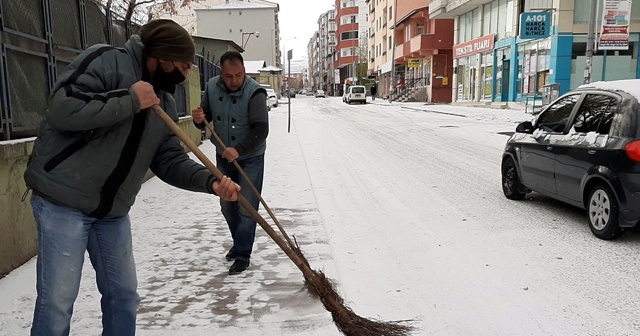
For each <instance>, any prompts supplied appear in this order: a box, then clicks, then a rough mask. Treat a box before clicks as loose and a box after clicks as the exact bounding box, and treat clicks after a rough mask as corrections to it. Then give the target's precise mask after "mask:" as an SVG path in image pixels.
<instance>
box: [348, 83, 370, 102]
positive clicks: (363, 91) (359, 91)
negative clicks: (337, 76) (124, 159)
mask: <svg viewBox="0 0 640 336" xmlns="http://www.w3.org/2000/svg"><path fill="white" fill-rule="evenodd" d="M342 100H343V101H344V102H345V103H347V104H349V105H351V103H355V102H357V103H361V104H366V103H367V88H366V87H364V86H363V85H352V86H349V87H348V88H347V91H346V92H345V94H344V97H342Z"/></svg>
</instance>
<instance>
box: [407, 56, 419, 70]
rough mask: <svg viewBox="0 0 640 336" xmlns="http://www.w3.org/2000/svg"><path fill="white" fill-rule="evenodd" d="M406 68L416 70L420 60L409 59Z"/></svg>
mask: <svg viewBox="0 0 640 336" xmlns="http://www.w3.org/2000/svg"><path fill="white" fill-rule="evenodd" d="M407 66H408V67H409V68H418V67H420V59H419V58H410V59H409V60H408V61H407Z"/></svg>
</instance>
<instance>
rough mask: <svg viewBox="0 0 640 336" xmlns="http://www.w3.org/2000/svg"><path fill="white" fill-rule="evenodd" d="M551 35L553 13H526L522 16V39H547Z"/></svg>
mask: <svg viewBox="0 0 640 336" xmlns="http://www.w3.org/2000/svg"><path fill="white" fill-rule="evenodd" d="M550 34H551V13H549V12H544V13H543V12H525V13H522V14H520V38H521V39H532V38H547V37H549V35H550Z"/></svg>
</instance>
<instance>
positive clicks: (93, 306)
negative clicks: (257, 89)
mask: <svg viewBox="0 0 640 336" xmlns="http://www.w3.org/2000/svg"><path fill="white" fill-rule="evenodd" d="M274 112H275V111H274ZM281 112H282V111H281ZM270 118H271V127H270V128H271V131H270V135H269V140H268V149H267V158H266V160H265V161H266V167H265V185H264V188H263V189H264V191H263V196H264V198H265V200H266V201H267V204H269V206H270V207H271V208H272V210H273V212H274V213H275V214H276V216H277V218H278V220H279V221H280V223H281V224H282V225H283V227H284V228H285V230H286V231H287V233H288V234H289V235H290V236H295V238H296V240H297V242H298V243H299V244H300V246H301V248H302V251H303V253H304V255H305V256H306V257H307V259H308V260H309V262H310V264H311V266H312V268H313V269H316V270H322V271H324V272H325V273H327V275H328V276H329V277H331V278H333V279H336V276H337V271H336V269H335V265H334V264H333V261H332V255H331V249H330V247H329V244H328V238H327V235H326V232H325V229H324V225H323V223H322V221H321V217H320V214H319V212H318V210H317V206H316V203H315V199H314V195H313V192H312V190H311V186H310V182H309V177H308V175H307V169H306V167H305V163H304V160H303V158H302V153H301V149H300V146H299V144H298V143H297V138H296V137H295V135H294V134H295V133H287V129H286V126H287V125H286V122H287V121H286V114H284V113H273V112H272V113H271V114H270ZM200 148H201V149H202V150H203V151H204V152H205V154H207V156H208V157H209V158H211V159H214V158H215V151H214V147H213V145H212V144H211V143H209V142H207V143H204V144H203V145H202V146H200ZM192 157H195V156H193V155H192ZM261 214H262V215H263V217H264V218H265V219H267V222H269V223H272V222H273V221H272V220H270V219H269V216H268V214H267V213H266V212H265V211H264V209H262V208H261ZM130 215H131V221H132V227H133V238H134V239H133V240H134V253H135V258H136V263H137V270H138V282H139V293H140V296H141V305H140V309H139V311H138V334H139V335H154V336H155V335H172V336H177V335H189V336H191V335H213V334H215V335H238V334H242V335H294V334H295V335H300V334H304V335H337V334H339V333H338V331H337V329H336V327H335V326H334V325H333V323H332V321H331V316H330V314H329V313H328V312H327V311H326V310H325V309H324V308H323V307H322V305H321V303H320V301H319V300H318V299H316V298H314V297H312V296H311V294H310V293H309V291H308V290H307V289H306V288H305V287H304V278H303V276H302V273H301V272H300V271H299V270H298V269H297V267H296V266H295V265H294V264H293V263H292V262H291V261H290V260H289V258H288V257H287V256H286V255H285V254H284V252H282V250H281V249H280V248H279V247H278V246H277V245H276V244H275V243H274V242H273V241H272V240H271V238H270V237H269V236H268V235H267V234H266V233H265V232H264V231H263V230H262V229H261V228H258V230H257V237H256V243H255V245H254V252H253V255H252V259H251V266H250V268H249V270H248V271H247V272H246V273H243V274H241V275H238V276H228V275H227V270H228V268H229V266H230V264H231V263H230V262H227V261H225V259H224V255H225V253H226V252H227V250H228V249H229V248H230V247H231V239H230V237H229V232H228V229H227V225H226V222H225V221H224V218H223V217H222V214H221V213H220V209H219V205H218V198H217V197H215V196H212V195H206V194H201V193H193V192H188V191H184V190H180V189H176V188H174V187H171V186H169V185H167V184H165V183H164V182H162V181H160V180H159V179H158V178H153V179H151V180H150V181H148V182H147V183H145V184H144V185H143V187H142V190H141V192H140V194H139V195H138V197H137V200H136V204H135V206H134V207H133V209H132V211H131V213H130ZM274 228H275V226H274ZM276 230H277V228H276ZM292 238H293V237H292ZM93 273H94V272H93V268H92V267H91V264H90V262H89V259H88V258H86V263H85V267H84V270H83V277H82V285H81V289H80V293H79V295H78V299H77V301H76V305H75V307H74V311H75V313H74V316H73V321H72V327H71V334H72V335H96V334H99V333H100V331H101V322H100V316H101V312H100V304H99V299H100V295H99V293H98V292H97V289H96V288H95V276H94V274H93ZM336 280H337V279H336ZM34 302H35V258H34V259H33V260H31V261H30V262H28V263H27V264H25V265H23V266H22V267H20V268H19V269H17V270H15V271H14V272H12V273H10V274H9V275H8V276H7V277H6V278H4V279H2V280H0V335H24V334H27V333H28V329H29V327H30V325H31V319H32V316H33V306H34Z"/></svg>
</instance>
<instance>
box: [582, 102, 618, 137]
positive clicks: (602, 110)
mask: <svg viewBox="0 0 640 336" xmlns="http://www.w3.org/2000/svg"><path fill="white" fill-rule="evenodd" d="M617 106H618V100H617V99H616V98H614V97H612V96H608V95H601V94H588V95H587V97H586V98H585V99H584V102H583V103H582V105H581V106H580V110H578V114H577V115H576V118H575V120H574V121H573V125H572V126H573V129H574V130H575V131H576V132H579V133H589V132H597V133H600V134H609V129H610V128H611V122H612V121H613V115H614V114H615V112H616V108H617Z"/></svg>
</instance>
